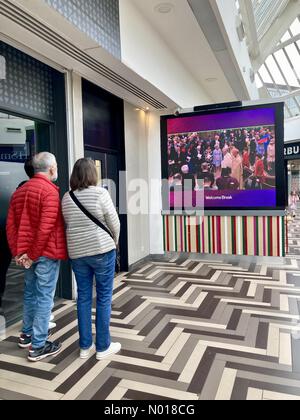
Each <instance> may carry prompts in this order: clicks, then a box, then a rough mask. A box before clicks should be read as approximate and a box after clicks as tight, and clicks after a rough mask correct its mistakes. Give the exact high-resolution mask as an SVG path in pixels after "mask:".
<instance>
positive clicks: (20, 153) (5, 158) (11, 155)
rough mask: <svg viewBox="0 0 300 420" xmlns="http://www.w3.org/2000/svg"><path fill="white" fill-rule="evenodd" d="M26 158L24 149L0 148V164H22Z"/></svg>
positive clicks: (26, 154)
mask: <svg viewBox="0 0 300 420" xmlns="http://www.w3.org/2000/svg"><path fill="white" fill-rule="evenodd" d="M27 157H28V153H27V151H26V147H24V146H23V147H16V146H14V147H0V162H15V163H24V162H25V161H26V159H27Z"/></svg>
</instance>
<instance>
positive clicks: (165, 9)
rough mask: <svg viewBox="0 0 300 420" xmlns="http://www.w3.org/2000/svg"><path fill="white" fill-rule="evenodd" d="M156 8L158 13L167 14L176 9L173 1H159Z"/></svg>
mask: <svg viewBox="0 0 300 420" xmlns="http://www.w3.org/2000/svg"><path fill="white" fill-rule="evenodd" d="M154 10H155V11H156V12H157V13H162V14H167V13H170V12H172V11H173V10H174V4H172V3H159V4H158V5H157V6H155V8H154Z"/></svg>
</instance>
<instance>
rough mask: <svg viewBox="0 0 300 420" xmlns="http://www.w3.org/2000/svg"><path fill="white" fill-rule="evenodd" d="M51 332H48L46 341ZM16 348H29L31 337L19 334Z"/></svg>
mask: <svg viewBox="0 0 300 420" xmlns="http://www.w3.org/2000/svg"><path fill="white" fill-rule="evenodd" d="M51 335H52V332H51V331H50V330H49V331H48V339H49V338H50V337H51ZM18 346H19V347H20V349H28V348H29V347H30V346H31V335H26V334H21V335H20V338H19V343H18Z"/></svg>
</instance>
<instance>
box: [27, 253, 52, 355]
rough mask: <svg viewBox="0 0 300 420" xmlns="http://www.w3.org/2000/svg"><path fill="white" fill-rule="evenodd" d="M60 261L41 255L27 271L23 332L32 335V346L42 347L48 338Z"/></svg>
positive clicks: (35, 347) (34, 347)
mask: <svg viewBox="0 0 300 420" xmlns="http://www.w3.org/2000/svg"><path fill="white" fill-rule="evenodd" d="M59 268H60V262H59V261H58V260H51V259H49V258H46V257H41V258H39V259H38V261H36V262H35V263H33V265H32V267H31V268H30V269H29V270H26V271H25V291H24V316H23V330H22V331H23V334H27V335H31V336H32V348H33V349H40V348H42V347H44V346H45V344H46V341H47V339H48V328H49V321H50V317H51V311H52V308H53V301H54V296H55V290H56V285H57V280H58V276H59Z"/></svg>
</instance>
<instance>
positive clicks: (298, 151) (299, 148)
mask: <svg viewBox="0 0 300 420" xmlns="http://www.w3.org/2000/svg"><path fill="white" fill-rule="evenodd" d="M284 158H285V159H286V160H291V159H299V158H300V141H296V142H294V143H288V144H285V145H284Z"/></svg>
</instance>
